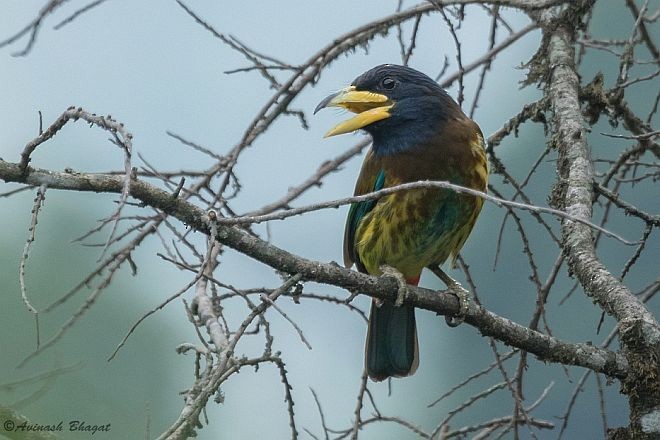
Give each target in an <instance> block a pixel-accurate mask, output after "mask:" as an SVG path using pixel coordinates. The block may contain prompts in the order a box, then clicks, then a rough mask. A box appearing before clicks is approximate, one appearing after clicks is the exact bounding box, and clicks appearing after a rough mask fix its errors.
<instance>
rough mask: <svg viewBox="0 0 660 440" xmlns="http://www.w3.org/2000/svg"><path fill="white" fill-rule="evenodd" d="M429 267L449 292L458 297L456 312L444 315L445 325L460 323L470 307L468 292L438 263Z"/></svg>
mask: <svg viewBox="0 0 660 440" xmlns="http://www.w3.org/2000/svg"><path fill="white" fill-rule="evenodd" d="M429 269H431V271H432V272H433V273H434V274H435V275H436V276H437V277H438V278H440V279H441V280H442V282H443V283H445V285H446V286H447V289H448V290H449V291H450V292H451V294H452V295H454V296H455V297H456V298H458V313H457V314H456V315H455V316H445V321H447V325H448V326H449V327H457V326H459V325H461V324H462V323H463V321H465V317H466V316H467V313H468V310H469V309H470V292H469V291H467V290H466V289H465V288H464V287H463V286H461V284H460V283H459V282H458V281H456V280H455V279H453V278H452V277H450V276H449V275H447V274H446V273H445V271H444V270H442V269H441V268H440V266H439V265H437V266H429Z"/></svg>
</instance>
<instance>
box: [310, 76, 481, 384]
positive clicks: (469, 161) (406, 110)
mask: <svg viewBox="0 0 660 440" xmlns="http://www.w3.org/2000/svg"><path fill="white" fill-rule="evenodd" d="M327 107H339V108H343V109H346V110H348V111H350V112H352V113H356V115H355V116H353V117H352V118H350V119H348V120H346V121H343V122H341V123H339V124H338V125H336V126H335V127H334V128H332V129H331V130H329V131H328V132H327V133H326V134H325V137H330V136H335V135H339V134H344V133H350V132H354V131H356V130H364V131H366V132H367V133H368V134H369V135H370V136H371V140H372V143H371V147H370V149H369V150H368V152H367V153H366V156H365V159H364V162H363V164H362V169H361V171H360V174H359V177H358V179H357V182H356V184H355V195H362V194H367V193H370V192H373V191H378V190H380V189H383V188H390V187H393V186H396V185H399V184H402V183H407V182H417V181H424V180H433V181H448V182H450V183H453V184H457V185H460V186H464V187H467V188H471V189H474V190H477V191H481V192H486V189H487V183H488V161H487V158H486V151H485V143H484V137H483V134H482V132H481V129H480V128H479V126H478V125H477V123H476V122H474V121H473V120H472V119H470V118H469V117H468V116H466V115H465V113H463V111H462V110H461V108H460V106H459V105H458V104H457V103H456V101H454V100H453V99H452V98H451V96H449V94H448V93H447V92H446V91H445V90H444V89H443V88H442V87H441V86H440V85H439V84H438V83H437V82H436V81H434V80H433V79H431V78H430V77H428V76H427V75H425V74H424V73H422V72H419V71H417V70H415V69H413V68H411V67H407V66H401V65H396V64H383V65H379V66H376V67H374V68H372V69H370V70H368V71H367V72H365V73H363V74H362V75H360V76H358V77H357V78H356V79H355V80H354V81H353V82H352V83H351V85H350V86H348V87H345V88H343V89H341V90H339V91H338V92H336V93H333V94H331V95H330V96H328V97H326V98H325V99H323V100H322V101H321V102H320V103H319V104H318V106H317V107H316V109H315V111H314V113H316V112H318V111H319V110H321V109H323V108H327ZM482 205H483V199H482V198H481V197H478V196H476V195H472V194H466V193H458V192H456V191H453V190H451V189H446V188H416V189H412V190H407V191H398V192H395V193H392V194H389V195H386V196H383V197H381V198H379V199H377V200H367V201H361V202H358V203H353V204H352V205H351V206H350V210H349V213H348V217H347V219H346V226H345V230H344V248H343V253H344V264H345V266H346V267H347V268H350V267H352V266H353V264H355V266H356V267H357V269H358V271H360V272H363V273H367V274H370V275H376V276H381V275H386V276H387V275H389V276H393V277H395V278H396V279H397V280H398V282H399V284H400V286H401V287H402V288H404V289H405V286H407V285H413V286H416V285H418V283H419V279H420V276H421V273H422V270H423V269H424V268H426V267H429V268H433V269H435V270H433V272H434V273H436V274H439V276H440V278H441V279H442V281H443V282H445V284H447V287H448V288H449V289H450V291H452V292H453V293H455V294H457V296H459V303H460V304H461V310H462V312H463V313H465V312H467V307H469V302H467V301H466V299H467V298H469V297H467V296H466V294H468V292H467V291H466V290H465V289H463V288H462V287H461V286H460V284H459V283H458V282H456V281H454V280H453V279H452V278H451V277H449V276H448V275H446V274H445V273H444V272H443V271H442V269H441V268H440V266H441V265H442V264H443V263H445V262H446V261H447V260H449V259H451V262H452V265H455V262H456V258H457V256H458V253H459V251H460V250H461V248H462V247H463V244H464V243H465V241H466V239H467V238H468V235H470V232H471V231H472V228H473V226H474V224H475V222H476V220H477V216H478V215H479V213H480V211H481V207H482ZM400 293H401V289H400ZM404 293H405V291H404ZM461 295H462V296H461ZM402 303H403V298H402V297H398V298H397V300H396V301H389V300H372V303H371V309H370V313H369V324H368V330H367V339H366V344H365V369H366V372H367V374H368V376H369V377H370V378H371V379H372V380H373V381H382V380H385V379H387V378H389V377H405V376H410V375H412V374H414V373H415V371H416V370H417V367H418V365H419V345H418V341H417V328H416V323H415V309H414V307H413V306H411V305H408V304H402ZM448 323H449V324H450V325H451V322H450V320H449V319H448Z"/></svg>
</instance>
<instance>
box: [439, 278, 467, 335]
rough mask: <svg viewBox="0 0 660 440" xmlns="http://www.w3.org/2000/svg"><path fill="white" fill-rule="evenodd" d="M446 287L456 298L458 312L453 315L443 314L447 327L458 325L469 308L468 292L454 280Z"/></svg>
mask: <svg viewBox="0 0 660 440" xmlns="http://www.w3.org/2000/svg"><path fill="white" fill-rule="evenodd" d="M447 287H448V288H449V291H450V293H451V294H452V295H454V296H455V297H456V298H458V313H457V314H456V315H454V316H445V321H446V322H447V325H448V326H449V327H458V326H459V325H461V324H463V322H464V321H465V317H466V316H467V313H468V310H470V292H468V291H467V290H466V289H465V288H463V286H461V285H460V284H459V283H457V282H455V281H454V283H453V284H450V285H448V286H447Z"/></svg>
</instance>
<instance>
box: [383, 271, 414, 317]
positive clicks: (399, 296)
mask: <svg viewBox="0 0 660 440" xmlns="http://www.w3.org/2000/svg"><path fill="white" fill-rule="evenodd" d="M380 270H381V272H383V276H386V277H391V278H394V280H395V281H396V283H397V284H398V285H399V290H397V293H396V300H395V301H394V305H395V306H396V307H401V305H402V304H403V301H404V300H405V299H406V294H407V293H408V283H407V282H406V278H405V277H404V276H403V274H402V273H401V272H399V271H398V270H396V269H395V268H393V267H392V266H387V265H382V266H380Z"/></svg>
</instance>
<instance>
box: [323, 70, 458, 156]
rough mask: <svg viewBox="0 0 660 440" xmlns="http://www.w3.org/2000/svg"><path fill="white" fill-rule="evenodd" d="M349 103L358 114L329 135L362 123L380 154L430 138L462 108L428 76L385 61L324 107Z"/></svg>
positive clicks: (409, 147) (326, 102)
mask: <svg viewBox="0 0 660 440" xmlns="http://www.w3.org/2000/svg"><path fill="white" fill-rule="evenodd" d="M329 106H337V107H343V108H346V109H347V110H350V111H352V112H354V113H358V115H357V116H355V117H354V118H352V119H350V120H348V121H345V122H343V123H341V124H339V125H338V126H337V127H335V128H334V129H332V130H331V131H330V132H328V134H327V135H326V136H332V135H335V134H340V133H346V132H349V131H354V130H357V129H363V130H365V131H367V132H368V133H369V134H370V135H371V136H372V138H373V150H374V153H376V154H385V155H386V154H394V153H398V152H401V151H405V150H407V149H411V148H415V147H416V146H419V145H422V144H425V143H426V142H428V141H429V140H430V139H432V138H433V136H435V135H437V133H439V131H440V130H441V128H442V125H443V124H444V122H445V121H447V119H448V118H449V117H451V116H452V115H454V114H456V112H459V113H460V112H461V110H460V108H459V107H458V105H457V104H456V103H455V102H454V100H453V99H452V98H451V97H450V96H449V95H448V94H447V92H445V91H444V90H443V89H442V87H440V86H439V85H438V83H436V82H435V81H433V80H432V79H431V78H429V77H428V76H426V75H424V74H423V73H421V72H419V71H417V70H415V69H412V68H410V67H405V66H398V65H394V64H383V65H380V66H376V67H374V68H373V69H371V70H368V71H367V72H365V73H363V74H362V75H360V76H358V77H357V78H356V79H355V80H354V81H353V83H352V84H351V86H349V87H347V88H346V89H343V90H341V91H339V92H338V93H336V94H333V95H331V96H329V97H327V98H326V99H325V100H323V101H322V102H321V103H320V104H319V106H318V107H317V111H318V110H320V109H321V108H323V107H329Z"/></svg>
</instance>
